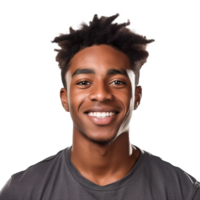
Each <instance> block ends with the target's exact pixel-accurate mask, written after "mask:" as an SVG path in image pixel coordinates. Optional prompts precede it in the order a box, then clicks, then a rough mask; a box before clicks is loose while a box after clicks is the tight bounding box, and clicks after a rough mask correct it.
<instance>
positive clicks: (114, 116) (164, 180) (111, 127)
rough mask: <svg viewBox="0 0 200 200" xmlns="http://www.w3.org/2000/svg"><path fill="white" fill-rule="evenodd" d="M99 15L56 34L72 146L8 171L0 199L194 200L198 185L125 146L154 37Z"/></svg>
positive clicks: (198, 196)
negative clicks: (75, 28) (139, 82)
mask: <svg viewBox="0 0 200 200" xmlns="http://www.w3.org/2000/svg"><path fill="white" fill-rule="evenodd" d="M117 16H118V14H117V15H114V16H111V17H101V18H98V17H97V16H96V15H95V16H94V19H93V21H92V22H90V25H89V26H87V25H86V24H82V27H81V29H80V30H77V31H74V30H72V29H71V28H70V34H66V35H61V36H59V37H56V38H55V39H54V41H53V42H57V43H58V44H59V46H60V47H61V49H60V50H57V51H58V55H57V61H58V62H59V66H60V68H61V76H62V81H63V85H64V88H62V89H61V91H60V98H61V101H62V105H63V107H64V109H65V110H66V111H67V112H70V114H71V117H72V120H73V144H72V146H71V147H68V148H66V149H64V150H62V151H60V152H59V153H57V154H56V155H54V156H52V157H49V158H47V159H45V160H43V161H41V162H39V163H37V164H35V165H33V166H31V167H29V168H28V169H27V170H25V171H22V172H19V173H17V174H14V175H13V176H12V177H11V179H10V180H9V181H8V182H7V184H6V185H5V186H4V188H3V189H2V191H1V194H0V200H29V199H31V200H67V199H70V200H77V199H87V200H94V199H102V200H105V199H109V200H110V199H113V200H119V199H120V200H121V199H126V200H129V199H130V200H132V199H135V200H145V199H148V200H153V199H155V200H160V199H162V200H164V199H168V200H175V199H177V200H200V183H199V182H197V181H196V180H195V179H194V178H193V177H192V176H190V175H188V174H187V173H186V172H184V171H183V170H181V169H180V168H177V167H174V166H173V165H171V164H169V163H167V162H165V161H163V160H161V159H160V158H159V157H156V156H154V155H151V154H150V153H148V152H146V151H143V150H141V149H140V148H138V147H137V146H134V145H132V144H130V142H129V122H130V119H131V115H132V112H133V110H135V109H137V107H138V106H139V104H140V100H141V97H142V88H141V87H140V86H137V85H138V81H139V70H140V68H141V66H142V65H143V64H144V63H145V61H146V59H147V57H148V52H147V51H146V50H145V48H146V45H147V44H148V43H150V42H153V40H147V39H146V38H145V37H142V36H140V35H137V34H135V33H133V32H131V31H130V30H129V29H127V28H126V26H127V25H129V23H124V24H112V21H113V20H114V19H115V18H116V17H117Z"/></svg>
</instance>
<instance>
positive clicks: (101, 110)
mask: <svg viewBox="0 0 200 200" xmlns="http://www.w3.org/2000/svg"><path fill="white" fill-rule="evenodd" d="M88 112H119V111H118V110H116V109H115V108H108V107H93V108H89V109H87V110H85V111H84V113H88Z"/></svg>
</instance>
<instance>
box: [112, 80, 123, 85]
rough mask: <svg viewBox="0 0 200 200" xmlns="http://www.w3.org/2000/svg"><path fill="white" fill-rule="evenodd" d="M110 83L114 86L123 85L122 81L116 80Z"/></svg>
mask: <svg viewBox="0 0 200 200" xmlns="http://www.w3.org/2000/svg"><path fill="white" fill-rule="evenodd" d="M112 83H115V85H123V84H124V83H123V82H122V81H118V80H116V81H113V82H112Z"/></svg>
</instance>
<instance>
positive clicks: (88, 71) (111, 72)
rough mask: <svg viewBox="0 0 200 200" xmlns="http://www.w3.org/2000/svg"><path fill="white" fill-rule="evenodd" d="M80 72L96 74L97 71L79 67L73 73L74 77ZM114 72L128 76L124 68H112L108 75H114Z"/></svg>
mask: <svg viewBox="0 0 200 200" xmlns="http://www.w3.org/2000/svg"><path fill="white" fill-rule="evenodd" d="M78 74H95V71H94V70H93V69H89V68H85V69H77V70H76V71H75V72H74V73H73V74H72V77H74V76H75V75H78ZM112 74H122V75H125V76H128V75H127V73H126V71H125V70H124V69H122V68H120V69H110V70H108V72H107V75H112Z"/></svg>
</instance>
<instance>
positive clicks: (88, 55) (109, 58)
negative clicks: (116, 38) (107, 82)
mask: <svg viewBox="0 0 200 200" xmlns="http://www.w3.org/2000/svg"><path fill="white" fill-rule="evenodd" d="M81 68H90V69H91V68H92V69H94V71H96V72H102V73H103V72H105V73H107V72H108V71H109V70H110V69H121V71H123V70H126V69H131V64H130V59H129V58H128V56H127V55H126V54H125V53H123V52H121V51H119V50H117V49H115V48H113V47H111V46H109V45H93V46H91V47H87V48H84V49H83V50H81V51H79V52H78V53H76V54H75V55H74V57H73V58H72V59H71V61H70V68H69V71H70V72H71V73H70V74H73V73H74V72H75V71H76V70H78V69H81Z"/></svg>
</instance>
